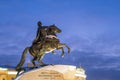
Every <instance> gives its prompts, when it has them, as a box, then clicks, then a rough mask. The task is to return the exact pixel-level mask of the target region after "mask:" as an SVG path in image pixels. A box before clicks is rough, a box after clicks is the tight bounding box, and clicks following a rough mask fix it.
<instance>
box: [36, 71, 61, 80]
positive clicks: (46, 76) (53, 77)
mask: <svg viewBox="0 0 120 80" xmlns="http://www.w3.org/2000/svg"><path fill="white" fill-rule="evenodd" d="M38 77H39V79H40V80H63V76H62V74H60V73H58V72H55V71H41V72H40V73H39V75H38Z"/></svg>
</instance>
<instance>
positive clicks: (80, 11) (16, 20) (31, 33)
mask: <svg viewBox="0 0 120 80" xmlns="http://www.w3.org/2000/svg"><path fill="white" fill-rule="evenodd" d="M119 4H120V1H119V0H10V1H9V0H1V1H0V45H1V46H0V58H1V61H0V64H1V65H5V64H10V65H12V66H15V65H16V64H17V63H18V62H19V59H20V56H21V54H22V51H23V50H24V48H25V47H27V46H30V45H31V42H32V41H33V39H34V38H35V36H36V31H37V22H38V21H39V20H40V21H42V23H43V25H51V24H55V25H56V26H58V27H59V28H60V29H61V30H62V33H61V34H58V37H59V38H60V40H61V42H62V43H67V44H68V45H69V46H70V47H71V50H72V51H71V54H69V55H68V54H67V53H66V55H65V57H64V58H61V57H60V55H61V54H60V53H58V54H56V55H51V54H48V55H46V56H45V58H44V61H45V62H46V63H55V64H57V63H59V64H71V65H76V66H80V65H82V66H83V67H84V69H85V70H86V74H87V76H88V77H87V80H101V79H102V80H113V79H114V80H119V79H120V76H119V75H118V74H120V69H119V68H120V64H119V62H120V53H119V52H120V5H119ZM65 50H66V49H65ZM6 57H7V58H6ZM30 59H31V57H30V55H28V59H27V61H30ZM49 59H50V60H51V61H49ZM103 73H104V74H103Z"/></svg>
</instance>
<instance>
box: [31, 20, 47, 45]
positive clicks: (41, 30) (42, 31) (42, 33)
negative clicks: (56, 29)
mask: <svg viewBox="0 0 120 80" xmlns="http://www.w3.org/2000/svg"><path fill="white" fill-rule="evenodd" d="M37 25H38V29H37V35H36V38H35V39H34V41H33V44H37V43H38V42H41V41H44V39H45V37H46V36H47V31H46V30H47V28H48V26H42V23H41V22H40V21H39V22H38V23H37Z"/></svg>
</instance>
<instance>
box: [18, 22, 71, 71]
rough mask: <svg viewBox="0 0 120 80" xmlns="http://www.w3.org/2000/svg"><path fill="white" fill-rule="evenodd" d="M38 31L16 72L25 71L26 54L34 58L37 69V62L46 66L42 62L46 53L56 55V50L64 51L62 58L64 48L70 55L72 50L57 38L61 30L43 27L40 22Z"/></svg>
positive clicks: (55, 27) (26, 49)
mask: <svg viewBox="0 0 120 80" xmlns="http://www.w3.org/2000/svg"><path fill="white" fill-rule="evenodd" d="M37 24H38V30H37V35H36V38H35V39H34V41H33V43H32V45H31V46H30V47H26V48H25V49H24V51H23V54H22V57H21V60H20V62H19V64H18V65H17V67H16V70H17V71H18V73H19V72H20V71H21V70H24V69H23V68H22V66H23V64H24V62H25V59H26V54H27V52H29V53H30V54H31V55H32V56H33V59H32V64H33V68H34V67H36V64H35V61H38V62H39V63H40V64H39V65H40V66H45V65H46V64H45V63H43V62H42V58H43V57H44V55H45V54H46V53H50V52H52V53H54V50H60V49H61V50H62V57H63V56H64V49H63V47H64V46H65V47H67V48H68V53H70V48H69V47H68V46H67V45H66V44H63V43H60V41H59V39H58V37H57V36H56V34H57V33H61V30H60V29H59V28H58V27H57V26H55V25H50V26H42V23H41V22H40V21H39V22H38V23H37Z"/></svg>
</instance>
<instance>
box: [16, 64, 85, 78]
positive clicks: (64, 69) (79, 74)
mask: <svg viewBox="0 0 120 80" xmlns="http://www.w3.org/2000/svg"><path fill="white" fill-rule="evenodd" d="M15 80H86V75H85V71H84V69H83V68H76V66H71V65H53V66H52V65H51V66H45V67H42V68H37V69H34V70H31V71H28V72H25V73H23V74H22V75H20V76H18V77H17V78H16V79H15Z"/></svg>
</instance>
